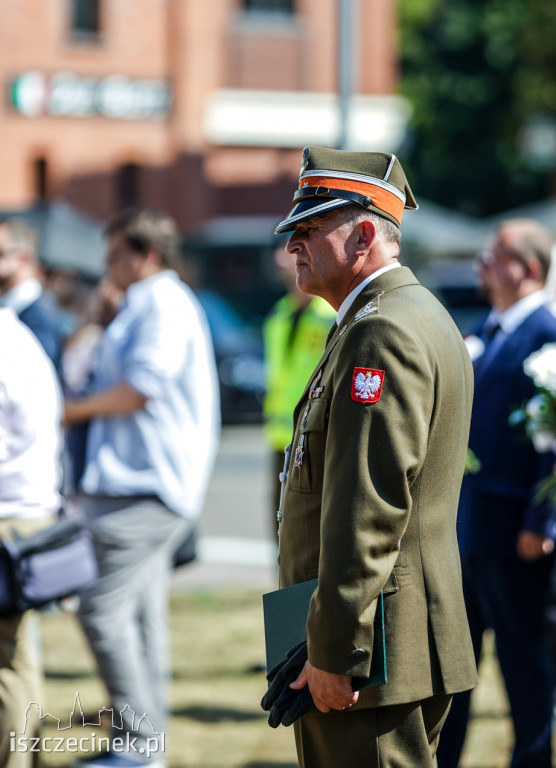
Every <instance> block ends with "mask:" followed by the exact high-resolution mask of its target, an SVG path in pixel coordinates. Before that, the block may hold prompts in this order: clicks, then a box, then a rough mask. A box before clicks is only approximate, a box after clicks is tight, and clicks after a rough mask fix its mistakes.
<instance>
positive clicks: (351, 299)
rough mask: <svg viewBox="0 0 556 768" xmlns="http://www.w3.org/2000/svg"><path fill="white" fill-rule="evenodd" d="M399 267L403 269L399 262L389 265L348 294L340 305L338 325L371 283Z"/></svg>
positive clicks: (374, 273) (378, 270)
mask: <svg viewBox="0 0 556 768" xmlns="http://www.w3.org/2000/svg"><path fill="white" fill-rule="evenodd" d="M397 267H401V264H400V263H399V261H396V263H395V264H388V266H387V267H381V268H380V269H377V271H376V272H373V274H372V275H369V276H368V277H366V278H365V279H364V280H363V282H361V283H359V285H357V286H355V288H354V289H353V291H352V292H351V293H348V295H347V296H346V298H345V299H344V300H343V302H342V303H341V305H340V309H339V310H338V315H337V317H336V323H337V325H340V323H341V322H342V320H343V319H344V317H345V316H346V314H347V311H348V309H349V308H350V307H351V305H352V304H353V302H354V301H355V299H356V298H357V297H358V296H359V294H360V293H361V291H362V290H363V289H364V288H366V286H367V285H369V283H370V282H372V281H373V280H374V279H375V278H376V277H378V276H379V275H383V274H384V273H385V272H390V270H391V269H396V268H397Z"/></svg>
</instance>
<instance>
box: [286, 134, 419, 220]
mask: <svg viewBox="0 0 556 768" xmlns="http://www.w3.org/2000/svg"><path fill="white" fill-rule="evenodd" d="M354 203H355V204H357V205H361V206H363V208H366V209H367V210H369V211H373V212H374V213H377V214H378V215H379V216H382V217H383V218H385V219H388V221H391V222H393V223H394V224H396V225H397V226H400V224H401V221H402V214H403V211H404V208H407V209H410V210H417V208H418V207H419V206H418V205H417V203H416V202H415V198H414V197H413V193H412V191H411V189H410V187H409V184H408V183H407V179H406V177H405V173H404V171H403V168H402V166H401V163H400V161H399V160H398V158H397V157H396V155H388V154H382V153H381V152H345V151H343V150H340V149H326V148H325V147H305V149H304V150H303V158H302V161H301V171H300V174H299V188H298V189H297V191H296V193H295V195H294V196H293V206H292V209H291V210H290V212H289V213H288V215H287V216H286V218H285V219H284V220H283V221H281V222H280V223H279V224H278V226H277V227H276V230H275V234H277V235H279V234H281V233H282V232H290V231H291V230H293V229H295V226H296V224H298V223H299V222H300V221H305V220H306V219H311V218H312V217H313V216H319V215H320V214H324V213H328V212H329V211H333V210H334V209H335V208H340V207H342V206H344V205H353V204H354Z"/></svg>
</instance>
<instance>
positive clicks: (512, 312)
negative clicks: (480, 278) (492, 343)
mask: <svg viewBox="0 0 556 768" xmlns="http://www.w3.org/2000/svg"><path fill="white" fill-rule="evenodd" d="M548 300H549V298H548V296H547V293H546V291H545V290H544V289H543V290H540V291H535V292H534V293H530V294H529V296H525V298H524V299H520V300H519V301H516V303H515V304H512V306H511V307H508V309H506V310H504V312H498V311H497V310H495V309H493V310H492V311H491V312H490V314H489V316H488V318H487V320H486V323H485V325H490V326H494V325H496V324H498V325H499V326H500V328H501V329H502V331H503V332H504V333H505V334H510V333H513V332H514V331H515V330H516V328H518V327H519V326H520V325H521V324H522V323H523V322H525V320H527V318H528V317H529V315H532V314H533V312H535V310H537V309H538V308H539V307H542V306H544V305H545V304H547V302H548Z"/></svg>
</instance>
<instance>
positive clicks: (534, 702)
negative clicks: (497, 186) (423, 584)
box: [438, 219, 556, 768]
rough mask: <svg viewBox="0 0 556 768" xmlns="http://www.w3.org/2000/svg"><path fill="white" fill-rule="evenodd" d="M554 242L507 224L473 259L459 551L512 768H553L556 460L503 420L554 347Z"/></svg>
mask: <svg viewBox="0 0 556 768" xmlns="http://www.w3.org/2000/svg"><path fill="white" fill-rule="evenodd" d="M551 248H552V237H551V236H550V234H549V233H548V232H547V231H546V230H544V228H543V227H541V226H540V225H538V224H536V223H535V222H533V221H528V220H517V219H514V220H510V221H506V222H504V223H503V224H502V225H501V226H500V227H499V228H498V230H497V232H496V233H495V235H494V237H493V238H492V241H491V243H490V244H489V247H488V248H487V250H486V251H485V252H484V253H483V254H482V256H481V257H480V258H479V278H480V284H481V287H482V290H483V292H484V293H485V294H486V296H487V298H488V300H489V302H490V304H491V305H492V311H491V312H490V314H489V315H488V316H487V317H486V318H485V320H484V321H483V322H482V323H481V324H480V325H479V327H478V328H477V329H476V334H473V335H471V336H470V337H468V339H467V341H468V348H469V350H470V353H471V355H472V357H473V358H474V368H475V398H474V404H473V416H472V420H471V433H470V439H469V445H470V448H471V449H472V450H473V452H474V453H475V455H476V456H477V458H478V459H479V462H480V465H481V466H480V470H479V472H478V473H477V474H470V475H467V476H466V477H465V479H464V481H463V487H462V493H461V500H460V506H459V516H458V520H459V531H458V537H459V543H460V551H461V556H462V567H463V584H464V594H465V600H466V607H467V612H468V616H469V624H470V628H471V636H472V638H473V645H474V649H475V655H476V658H477V660H478V658H479V654H480V650H481V642H482V636H483V633H484V630H485V629H486V628H487V627H490V628H492V629H493V630H494V633H495V637H496V649H497V654H498V660H499V663H500V667H501V670H502V675H503V677H504V682H505V685H506V689H507V692H508V698H509V701H510V707H511V714H512V719H513V724H514V731H515V746H514V754H513V759H512V762H511V767H512V768H550V766H551V765H552V763H551V746H550V740H551V711H552V706H551V693H552V669H551V660H550V657H549V653H548V649H547V646H546V641H545V637H544V634H543V617H544V613H545V606H546V600H547V590H548V580H549V573H550V569H551V565H552V556H551V555H550V552H551V551H552V548H553V545H552V541H550V540H549V539H548V538H547V535H546V531H547V522H548V518H549V510H548V508H547V506H546V505H542V504H538V503H536V502H535V500H534V496H535V491H536V488H537V485H538V483H539V482H540V481H541V480H543V479H544V478H545V477H547V476H548V475H549V474H550V472H551V471H552V464H553V461H554V459H553V457H551V455H550V454H538V453H537V452H536V451H535V450H534V448H533V446H532V444H531V443H530V442H529V441H528V440H527V439H526V437H525V436H524V434H523V433H522V432H521V431H520V430H519V429H518V428H516V427H515V426H511V425H510V423H509V421H508V417H509V415H510V412H511V411H512V409H513V408H515V407H516V406H519V405H521V404H522V403H523V402H524V401H525V400H527V399H528V398H530V397H531V396H532V395H533V394H534V388H533V384H532V382H531V379H530V378H529V377H527V376H526V375H525V373H524V372H523V367H522V366H523V361H524V360H525V359H526V358H527V357H528V356H529V355H530V354H531V353H532V352H534V351H535V350H537V349H539V348H540V347H542V346H543V345H544V344H546V343H548V342H552V343H553V342H555V341H556V319H555V318H554V317H553V316H552V314H551V313H550V312H549V311H548V310H547V309H546V308H545V306H544V305H545V303H546V301H547V297H546V296H545V293H544V291H543V290H542V289H543V287H544V285H545V283H546V278H547V274H548V268H549V266H550V253H551ZM469 698H470V697H469V693H464V694H460V695H459V696H456V697H455V698H454V702H453V704H452V710H451V712H450V715H449V717H448V720H447V722H446V726H445V730H444V733H443V739H442V742H441V745H440V748H439V751H438V765H439V768H456V766H457V765H458V762H459V757H460V753H461V750H462V746H463V741H464V738H465V731H466V727H467V719H468V713H469Z"/></svg>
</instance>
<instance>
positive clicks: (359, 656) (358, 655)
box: [351, 648, 367, 659]
mask: <svg viewBox="0 0 556 768" xmlns="http://www.w3.org/2000/svg"><path fill="white" fill-rule="evenodd" d="M351 655H352V656H355V657H356V658H357V659H362V658H363V657H364V656H366V655H367V651H365V650H364V649H363V648H356V649H355V650H354V651H352V652H351Z"/></svg>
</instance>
